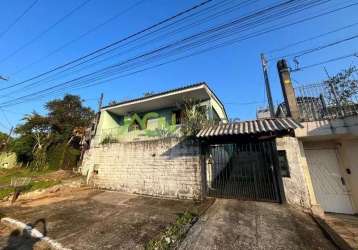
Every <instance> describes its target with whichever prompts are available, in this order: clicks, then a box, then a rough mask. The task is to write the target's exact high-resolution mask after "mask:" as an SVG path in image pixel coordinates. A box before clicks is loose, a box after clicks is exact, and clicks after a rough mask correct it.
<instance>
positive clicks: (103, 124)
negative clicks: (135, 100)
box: [96, 98, 227, 143]
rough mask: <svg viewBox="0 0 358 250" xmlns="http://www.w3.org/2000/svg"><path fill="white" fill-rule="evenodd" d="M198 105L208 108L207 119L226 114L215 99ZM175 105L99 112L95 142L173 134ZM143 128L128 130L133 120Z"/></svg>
mask: <svg viewBox="0 0 358 250" xmlns="http://www.w3.org/2000/svg"><path fill="white" fill-rule="evenodd" d="M200 106H206V107H207V108H208V111H209V112H208V119H210V120H220V119H225V118H227V117H226V114H225V111H224V110H223V108H222V107H221V105H220V104H219V103H218V102H217V101H216V100H215V99H213V98H212V99H208V100H206V101H203V102H202V103H201V104H200ZM175 110H178V108H176V107H172V108H165V109H160V110H153V111H152V112H146V113H137V114H136V113H134V114H131V115H130V116H119V115H115V114H113V113H111V112H110V111H108V110H105V111H102V112H101V117H100V121H99V123H98V128H97V134H96V137H97V143H104V141H107V142H111V141H112V140H119V141H120V140H132V139H133V140H135V139H138V138H140V137H162V136H168V135H175V134H177V133H178V131H179V126H178V125H175V122H174V121H173V118H174V117H173V111H175ZM134 121H135V123H136V124H137V126H139V127H142V128H144V129H141V130H135V131H133V130H132V131H129V127H130V126H131V125H132V124H133V122H134Z"/></svg>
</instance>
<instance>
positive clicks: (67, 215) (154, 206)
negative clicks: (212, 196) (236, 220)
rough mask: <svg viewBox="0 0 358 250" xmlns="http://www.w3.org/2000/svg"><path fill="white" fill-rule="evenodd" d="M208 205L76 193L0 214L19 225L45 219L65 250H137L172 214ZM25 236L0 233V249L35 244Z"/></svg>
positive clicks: (168, 222) (49, 231)
mask: <svg viewBox="0 0 358 250" xmlns="http://www.w3.org/2000/svg"><path fill="white" fill-rule="evenodd" d="M68 197H69V198H68ZM210 203H211V202H210V201H207V202H204V203H199V202H194V201H190V200H185V201H183V200H182V201H179V200H163V199H156V198H152V197H144V196H137V195H129V194H124V193H119V192H107V191H99V190H76V191H75V192H71V193H70V194H66V195H64V197H58V196H56V197H52V198H50V199H39V200H34V201H32V202H24V203H20V204H19V205H17V206H14V207H3V208H0V210H1V211H0V212H3V213H4V214H6V216H8V217H11V218H14V219H17V220H20V221H23V222H26V221H36V220H37V219H38V218H45V220H46V223H45V225H46V227H45V229H46V231H45V232H46V233H47V236H48V237H50V238H52V239H54V240H56V241H58V242H59V243H61V244H62V245H63V246H64V247H66V248H71V249H131V248H136V249H138V248H139V249H143V248H144V247H145V245H146V243H147V242H148V241H149V240H151V239H153V238H155V237H157V236H158V235H159V234H160V233H161V232H162V231H164V230H165V229H166V228H167V227H168V226H169V225H171V224H172V223H174V222H175V220H176V218H177V216H178V214H181V213H183V212H185V211H189V212H193V213H196V214H199V213H201V211H203V210H205V209H206V208H207V207H208V206H209V205H210ZM41 232H43V231H41ZM9 233H10V235H9ZM25 236H26V234H24V233H23V232H18V231H16V232H15V231H14V232H12V233H11V232H2V235H1V230H0V249H2V248H3V247H8V248H6V249H17V248H11V246H13V245H14V244H20V243H21V244H28V245H29V246H31V245H34V244H35V245H37V244H36V242H33V241H32V239H31V238H27V237H25ZM24 249H31V248H24ZM36 249H37V248H36Z"/></svg>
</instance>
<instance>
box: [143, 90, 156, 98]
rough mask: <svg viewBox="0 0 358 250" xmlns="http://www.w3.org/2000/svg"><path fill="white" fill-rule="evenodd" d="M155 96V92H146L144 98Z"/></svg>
mask: <svg viewBox="0 0 358 250" xmlns="http://www.w3.org/2000/svg"><path fill="white" fill-rule="evenodd" d="M154 94H155V92H154V91H148V92H145V93H144V94H143V96H144V97H148V96H151V95H154Z"/></svg>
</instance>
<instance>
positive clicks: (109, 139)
mask: <svg viewBox="0 0 358 250" xmlns="http://www.w3.org/2000/svg"><path fill="white" fill-rule="evenodd" d="M117 142H119V141H118V139H117V138H114V137H112V136H110V135H107V136H106V137H105V138H104V139H103V140H102V141H101V144H102V145H104V144H111V143H117Z"/></svg>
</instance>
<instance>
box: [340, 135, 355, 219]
mask: <svg viewBox="0 0 358 250" xmlns="http://www.w3.org/2000/svg"><path fill="white" fill-rule="evenodd" d="M340 145H341V146H340V150H339V152H340V155H341V157H342V163H343V172H344V174H345V178H346V180H347V181H348V184H349V188H350V191H351V193H352V199H353V202H354V207H355V212H356V213H358V139H352V140H342V141H341V142H340ZM346 169H350V171H351V174H348V173H347V171H346Z"/></svg>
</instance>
